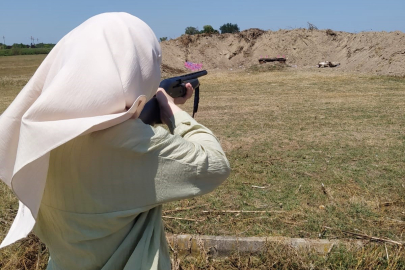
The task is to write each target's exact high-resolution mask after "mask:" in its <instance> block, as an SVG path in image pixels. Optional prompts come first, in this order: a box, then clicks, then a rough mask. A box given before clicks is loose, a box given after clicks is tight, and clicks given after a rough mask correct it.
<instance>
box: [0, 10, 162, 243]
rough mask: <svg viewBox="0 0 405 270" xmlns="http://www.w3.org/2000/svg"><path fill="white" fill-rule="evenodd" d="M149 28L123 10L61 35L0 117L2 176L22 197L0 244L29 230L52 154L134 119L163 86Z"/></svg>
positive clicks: (158, 52)
mask: <svg viewBox="0 0 405 270" xmlns="http://www.w3.org/2000/svg"><path fill="white" fill-rule="evenodd" d="M160 63H161V49H160V45H159V42H158V41H157V39H156V36H155V35H154V33H153V31H152V30H151V29H150V28H149V26H148V25H146V24H145V23H144V22H143V21H141V20H140V19H138V18H136V17H134V16H132V15H130V14H127V13H104V14H100V15H97V16H94V17H92V18H90V19H88V20H87V21H85V22H84V23H82V24H81V25H80V26H78V27H77V28H75V29H74V30H72V31H71V32H70V33H68V34H67V35H66V36H65V37H63V38H62V39H61V40H60V41H59V42H58V44H57V45H56V46H55V47H54V48H53V49H52V51H51V52H50V53H49V55H48V56H47V57H46V59H45V60H44V61H43V63H42V64H41V65H40V67H39V68H38V70H37V71H36V72H35V74H34V75H33V77H32V78H31V79H30V81H29V82H28V83H27V85H26V86H25V87H24V88H23V89H22V90H21V92H20V93H19V95H18V96H17V97H16V99H15V100H14V101H13V103H12V104H11V105H10V106H9V107H8V108H7V110H6V111H5V112H4V113H3V114H2V115H1V116H0V130H1V132H0V179H1V180H3V181H4V182H5V183H6V184H7V185H8V186H10V187H11V188H12V189H13V191H14V193H15V194H16V195H17V197H18V199H19V200H20V203H19V209H18V213H17V216H16V218H15V220H14V222H13V225H12V226H11V229H10V231H9V233H8V235H7V236H6V238H5V239H4V241H3V243H2V244H1V246H0V247H4V246H7V245H9V244H11V243H13V242H15V241H17V240H19V239H21V238H23V237H25V236H27V235H28V233H29V232H30V231H31V230H32V228H33V226H34V224H35V218H36V216H37V214H38V209H39V206H40V203H41V199H42V195H43V191H44V187H45V182H46V176H47V172H48V163H49V156H50V151H51V150H53V149H55V148H56V147H58V146H60V145H62V144H64V143H66V142H68V141H70V140H72V139H74V138H75V137H78V136H80V135H83V134H87V133H90V132H94V131H97V130H102V129H106V128H109V127H111V126H114V125H117V124H120V123H122V122H124V121H126V120H127V119H129V118H131V117H132V118H137V117H138V116H139V114H140V112H141V110H142V109H143V106H144V105H145V103H146V101H147V100H149V99H150V98H151V97H152V96H153V95H154V93H155V92H156V90H157V88H158V85H159V81H160Z"/></svg>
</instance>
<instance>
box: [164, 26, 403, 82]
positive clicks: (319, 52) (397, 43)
mask: <svg viewBox="0 0 405 270" xmlns="http://www.w3.org/2000/svg"><path fill="white" fill-rule="evenodd" d="M161 46H162V51H163V66H162V67H163V71H164V72H168V73H170V72H176V73H177V72H183V73H184V72H186V71H187V70H186V69H185V68H184V62H185V61H190V62H194V63H203V68H204V69H208V70H210V69H211V70H212V69H233V70H234V69H240V68H248V67H250V66H252V65H255V64H258V59H259V58H260V57H265V56H268V57H276V56H285V57H287V58H288V60H287V64H288V65H289V66H292V67H294V68H298V69H303V68H315V66H316V65H317V63H318V62H319V61H325V60H327V61H337V62H340V63H341V66H340V67H338V68H337V69H339V70H342V71H349V72H350V71H357V72H365V73H373V74H384V75H399V76H404V75H405V33H403V32H400V31H396V32H361V33H358V34H352V33H346V32H337V31H330V30H313V31H310V30H307V29H295V30H279V31H263V30H260V29H249V30H245V31H242V32H240V33H237V34H222V35H220V34H215V35H206V34H202V35H194V36H189V35H183V36H181V37H179V38H177V39H172V40H169V41H164V42H162V43H161Z"/></svg>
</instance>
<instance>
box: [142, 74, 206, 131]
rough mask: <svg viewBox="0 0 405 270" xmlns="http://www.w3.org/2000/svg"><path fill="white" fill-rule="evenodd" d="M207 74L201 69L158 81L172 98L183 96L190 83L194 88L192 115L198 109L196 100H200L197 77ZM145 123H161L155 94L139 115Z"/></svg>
mask: <svg viewBox="0 0 405 270" xmlns="http://www.w3.org/2000/svg"><path fill="white" fill-rule="evenodd" d="M204 75H207V71H206V70H201V71H197V72H193V73H189V74H186V75H181V76H177V77H172V78H168V79H165V80H163V81H161V82H160V84H159V87H160V88H163V89H165V91H166V92H167V94H169V95H170V96H171V97H172V98H177V97H183V96H185V95H186V93H187V89H186V84H187V83H190V84H191V85H192V86H193V88H194V106H193V117H194V114H195V113H196V112H197V110H198V102H199V101H200V82H199V81H198V77H201V76H204ZM139 119H141V120H142V121H143V122H144V123H145V124H148V125H151V126H154V125H155V124H161V123H162V120H161V119H160V109H159V103H158V101H157V99H156V96H153V98H152V99H151V100H149V101H148V102H147V103H146V104H145V107H144V108H143V110H142V112H141V114H140V115H139Z"/></svg>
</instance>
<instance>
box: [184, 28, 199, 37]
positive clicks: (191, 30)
mask: <svg viewBox="0 0 405 270" xmlns="http://www.w3.org/2000/svg"><path fill="white" fill-rule="evenodd" d="M199 33H200V31H198V27H192V26H189V27H187V28H186V31H185V34H187V35H195V34H199Z"/></svg>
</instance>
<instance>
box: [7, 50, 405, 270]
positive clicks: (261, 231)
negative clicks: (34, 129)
mask: <svg viewBox="0 0 405 270" xmlns="http://www.w3.org/2000/svg"><path fill="white" fill-rule="evenodd" d="M43 59H44V56H17V57H2V58H0V113H1V112H3V111H4V110H5V109H6V107H7V106H8V105H9V104H10V103H11V101H12V100H13V98H14V97H15V96H16V95H17V93H18V92H19V90H20V89H21V88H22V87H23V86H24V85H25V83H26V82H27V81H28V80H29V78H30V76H32V74H33V72H34V71H35V69H36V67H37V66H38V65H39V64H40V62H41V61H42V60H43ZM209 72H210V71H209ZM200 82H201V87H200V91H201V94H200V95H201V96H200V106H199V112H198V113H197V116H196V119H197V120H198V121H199V122H201V123H203V124H205V125H206V126H208V127H209V128H210V129H212V130H213V131H214V133H215V134H216V135H217V137H218V138H219V140H220V141H221V143H222V145H223V148H224V150H225V151H226V153H227V156H228V158H229V161H230V163H231V167H232V174H231V176H230V178H229V179H228V180H227V181H226V182H225V183H224V185H222V186H221V187H220V188H218V189H217V190H216V191H214V192H213V193H211V194H209V195H205V196H202V197H199V198H195V199H190V200H183V201H179V202H176V203H171V204H168V205H165V207H164V211H165V213H164V215H165V216H167V217H166V218H164V221H165V224H166V229H167V231H168V232H171V233H191V234H206V235H237V236H274V235H281V236H288V237H304V238H338V239H350V238H353V236H352V235H349V234H347V233H344V232H343V231H346V232H356V233H359V234H364V235H368V236H374V237H379V238H387V239H391V240H395V241H402V242H403V241H405V237H404V232H405V210H404V209H405V207H404V206H405V198H404V192H405V166H404V165H405V155H404V154H405V111H404V108H405V79H404V78H395V77H376V76H368V75H359V74H356V75H352V74H348V73H347V74H345V73H341V72H336V71H334V70H331V69H329V70H326V69H324V70H316V71H312V72H296V71H290V70H281V71H273V72H257V71H255V72H252V70H251V71H250V72H247V71H238V72H217V73H212V72H210V74H209V75H208V76H204V77H202V78H201V80H200ZM191 106H192V104H188V105H186V106H185V109H186V110H187V111H189V112H190V111H191ZM0 193H1V195H0V196H1V198H2V199H1V201H0V223H1V224H2V226H1V229H0V235H1V237H0V238H3V237H4V236H5V233H6V232H7V231H8V228H9V227H10V226H11V221H12V219H13V216H14V215H15V213H16V209H17V201H16V199H15V198H14V197H13V196H12V195H11V193H10V192H9V190H8V188H6V187H5V185H2V186H1V188H0ZM241 210H243V211H252V212H250V213H243V212H234V213H226V212H221V211H241ZM203 211H205V212H203ZM263 211H266V212H263ZM19 245H21V247H22V248H21V247H20V246H19ZM38 247H41V248H40V251H38ZM17 249H18V250H19V251H18V253H16V250H17ZM278 250H279V251H280V252H279V251H278ZM276 251H277V252H279V253H277V252H276ZM281 251H283V252H284V253H282V252H281ZM404 253H405V252H404V250H403V247H398V246H396V245H390V244H378V245H371V244H370V245H366V247H365V248H364V249H360V250H359V249H355V250H349V249H345V248H343V247H342V248H341V247H339V248H338V247H337V248H336V249H334V250H332V251H331V252H330V254H329V257H323V256H319V255H317V254H314V253H310V252H307V253H297V252H293V251H291V250H289V249H288V248H287V249H286V247H273V248H272V251H267V253H266V254H264V255H262V256H259V257H258V258H255V260H251V259H250V258H241V257H238V256H236V257H235V256H234V257H231V258H229V259H228V260H225V261H221V262H218V261H208V260H207V261H205V260H199V261H198V260H197V261H190V260H191V259H189V258H183V259H182V260H183V261H182V262H181V263H183V269H191V267H192V266H193V267H196V268H195V269H206V268H204V267H208V266H212V267H214V268H215V269H269V268H270V266H271V263H272V262H274V260H276V261H277V260H278V261H277V264H276V267H275V268H279V269H281V268H283V267H286V268H285V269H291V268H294V269H310V268H311V265H312V266H314V267H315V269H318V268H322V269H323V268H326V267H328V268H332V269H347V268H351V269H355V268H357V269H373V268H380V269H405V256H404ZM13 254H14V255H13ZM38 254H39V255H40V258H41V259H40V261H39V262H40V263H39V264H38V268H36V267H37V261H38V260H37V256H38ZM283 254H284V255H283ZM286 254H287V255H286ZM1 256H2V257H0V268H1V269H24V265H23V264H24V263H25V264H26V266H27V269H43V268H41V267H45V265H46V259H47V250H46V249H45V247H44V246H43V245H40V244H39V243H38V241H37V240H36V239H35V238H33V237H32V238H30V239H29V240H26V241H23V242H21V243H20V244H16V245H14V246H13V247H11V248H8V249H5V252H3V253H2V255H1ZM283 256H284V257H283ZM200 259H201V258H200ZM18 265H19V266H18ZM41 265H42V266H41ZM238 265H239V266H238ZM260 265H262V266H263V265H265V267H264V268H260ZM294 265H295V267H294ZM17 266H18V267H17Z"/></svg>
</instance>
